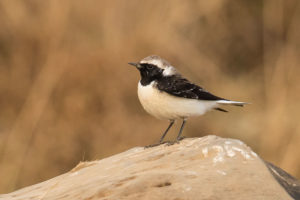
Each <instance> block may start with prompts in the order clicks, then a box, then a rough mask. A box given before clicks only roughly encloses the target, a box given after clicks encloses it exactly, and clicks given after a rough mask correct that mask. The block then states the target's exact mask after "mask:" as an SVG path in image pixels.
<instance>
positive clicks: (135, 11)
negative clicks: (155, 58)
mask: <svg viewBox="0 0 300 200" xmlns="http://www.w3.org/2000/svg"><path fill="white" fill-rule="evenodd" d="M299 33H300V4H299V2H298V1H297V0H267V1H259V0H252V1H248V0H239V1H230V0H213V1H204V0H199V1H196V0H193V1H192V0H190V1H181V0H172V1H171V0H168V1H159V0H149V1H139V0H131V1H122V0H115V1H109V0H100V1H94V0H86V1H79V0H64V1H59V0H51V1H40V0H28V1H17V0H2V1H0V111H1V112H0V192H1V193H7V192H10V191H13V190H15V189H18V188H21V187H24V186H28V185H31V184H34V183H37V182H40V181H44V180H47V179H49V178H51V177H54V176H57V175H59V174H62V173H64V172H67V171H68V170H70V169H71V168H73V167H74V166H75V165H76V164H77V163H78V162H79V161H85V160H94V159H101V158H104V157H107V156H110V155H113V154H116V153H118V152H121V151H124V150H126V149H129V148H132V147H134V146H144V145H148V144H151V143H154V142H157V141H158V140H159V138H160V136H161V134H162V132H163V131H164V130H165V128H166V127H167V126H168V122H167V121H160V120H157V119H155V118H153V117H151V116H149V115H148V114H147V113H146V112H145V111H144V110H143V109H142V107H141V105H140V103H139V101H138V98H137V94H136V90H137V82H138V80H139V73H138V72H137V70H136V69H134V68H133V67H131V66H129V65H128V64H127V63H128V62H134V61H139V60H140V59H142V58H144V57H146V56H148V55H151V54H157V55H160V56H161V57H163V58H165V59H167V60H168V61H170V62H171V63H172V64H173V65H174V66H176V67H177V68H178V69H179V71H180V72H181V73H183V74H184V75H185V76H187V77H189V79H190V80H191V81H193V82H195V83H198V84H200V85H202V86H203V87H204V88H205V89H207V90H209V91H211V92H212V93H214V94H216V95H219V96H222V97H224V98H228V99H233V100H240V101H246V102H251V103H252V104H251V105H249V106H246V107H244V108H238V107H237V108H236V107H232V108H228V109H229V110H230V113H222V112H217V111H213V112H211V113H208V114H207V115H205V116H203V117H198V118H193V119H190V120H189V121H188V123H187V126H186V128H185V130H184V135H185V136H188V137H200V136H204V135H208V134H215V135H218V136H222V137H231V138H236V139H240V140H242V141H244V142H245V143H246V144H248V145H249V146H250V147H251V148H252V149H253V150H254V151H256V152H257V153H258V154H259V155H260V156H261V157H262V158H264V159H266V160H268V161H271V162H273V163H275V164H276V165H278V166H280V167H281V168H283V169H285V170H286V171H288V172H289V173H291V174H292V175H294V176H296V177H298V178H300V156H299V145H300V124H299V117H300V112H299V111H300V93H299V88H300V85H299V84H300V79H299V78H300V77H299V75H300V73H299V72H300V68H299V65H300V55H299V54H300V53H299V52H300V38H299V36H300V34H299ZM179 125H180V123H177V124H176V127H175V128H173V129H172V131H171V132H170V133H169V135H168V137H167V138H168V139H174V138H175V136H176V134H177V131H178V129H179Z"/></svg>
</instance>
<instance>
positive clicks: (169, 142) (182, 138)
mask: <svg viewBox="0 0 300 200" xmlns="http://www.w3.org/2000/svg"><path fill="white" fill-rule="evenodd" d="M185 138H186V137H184V136H182V137H179V138H177V139H176V140H175V141H168V142H167V145H168V146H171V145H173V144H179V143H180V141H181V140H184V139H185Z"/></svg>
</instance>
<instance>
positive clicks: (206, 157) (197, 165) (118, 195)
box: [0, 136, 292, 200]
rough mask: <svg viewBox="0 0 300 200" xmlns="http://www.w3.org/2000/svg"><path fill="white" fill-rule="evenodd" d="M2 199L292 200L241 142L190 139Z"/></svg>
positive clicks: (83, 168) (131, 153)
mask: <svg viewBox="0 0 300 200" xmlns="http://www.w3.org/2000/svg"><path fill="white" fill-rule="evenodd" d="M0 199H6V200H10V199H14V200H17V199H20V200H27V199H28V200H29V199H34V200H35V199H37V200H38V199H43V200H50V199H51V200H53V199H72V200H74V199H86V200H87V199H88V200H95V199H107V200H108V199H116V200H122V199H139V200H140V199H149V200H150V199H151V200H155V199H159V200H164V199H166V200H183V199H184V200H186V199H189V200H193V199H197V200H204V199H205V200H209V199H212V200H218V199H222V200H225V199H230V200H233V199H242V200H248V199H249V200H250V199H251V200H253V199H255V200H259V199H263V200H269V199H270V200H277V199H278V200H282V199H284V200H288V199H292V198H291V196H289V194H288V193H287V192H286V191H285V189H284V188H283V187H281V185H280V184H279V183H278V182H277V181H276V180H275V178H274V177H273V176H272V174H271V173H270V171H269V170H268V168H267V167H266V165H265V163H264V161H262V160H261V159H260V158H259V157H258V156H257V155H256V154H255V153H254V152H252V151H251V149H250V148H249V147H247V146H246V145H245V144H243V143H242V142H240V141H238V140H233V139H223V138H219V137H216V136H206V137H203V138H190V139H185V140H183V141H181V142H180V144H174V145H171V146H167V145H160V146H156V147H153V148H147V149H145V148H143V147H136V148H133V149H130V150H128V151H126V152H123V153H120V154H117V155H115V156H112V157H109V158H105V159H102V160H99V161H93V162H84V163H80V164H79V165H78V166H76V167H75V168H74V169H73V170H71V171H70V172H68V173H66V174H63V175H61V176H58V177H55V178H53V179H51V180H48V181H45V182H43V183H40V184H36V185H33V186H30V187H26V188H24V189H21V190H18V191H15V192H13V193H10V194H5V195H0Z"/></svg>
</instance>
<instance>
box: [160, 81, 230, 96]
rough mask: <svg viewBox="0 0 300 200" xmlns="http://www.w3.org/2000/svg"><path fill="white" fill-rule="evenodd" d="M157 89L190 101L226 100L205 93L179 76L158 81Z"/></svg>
mask: <svg viewBox="0 0 300 200" xmlns="http://www.w3.org/2000/svg"><path fill="white" fill-rule="evenodd" d="M157 88H158V89H159V90H160V91H164V92H166V93H168V94H170V95H174V96H177V97H183V98H188V99H199V100H208V101H214V100H225V99H223V98H221V97H217V96H215V95H213V94H211V93H209V92H207V91H205V90H204V89H203V88H201V87H200V86H198V85H195V84H193V83H191V82H189V81H188V80H187V79H185V78H182V77H181V76H179V75H173V76H167V77H162V78H161V79H159V80H158V81H157Z"/></svg>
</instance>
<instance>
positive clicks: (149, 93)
mask: <svg viewBox="0 0 300 200" xmlns="http://www.w3.org/2000/svg"><path fill="white" fill-rule="evenodd" d="M138 97H139V99H140V102H141V104H142V106H143V107H144V109H145V110H146V111H147V112H148V113H150V114H151V115H153V116H155V117H157V118H159V119H178V118H187V117H190V116H198V115H203V114H204V113H206V112H207V111H209V110H211V109H212V108H214V107H215V106H216V105H217V103H216V102H215V101H202V100H196V99H185V98H181V97H175V96H172V95H170V94H168V93H166V92H161V91H159V90H158V89H157V88H155V82H151V84H149V85H147V86H143V85H141V83H140V82H139V84H138Z"/></svg>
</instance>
